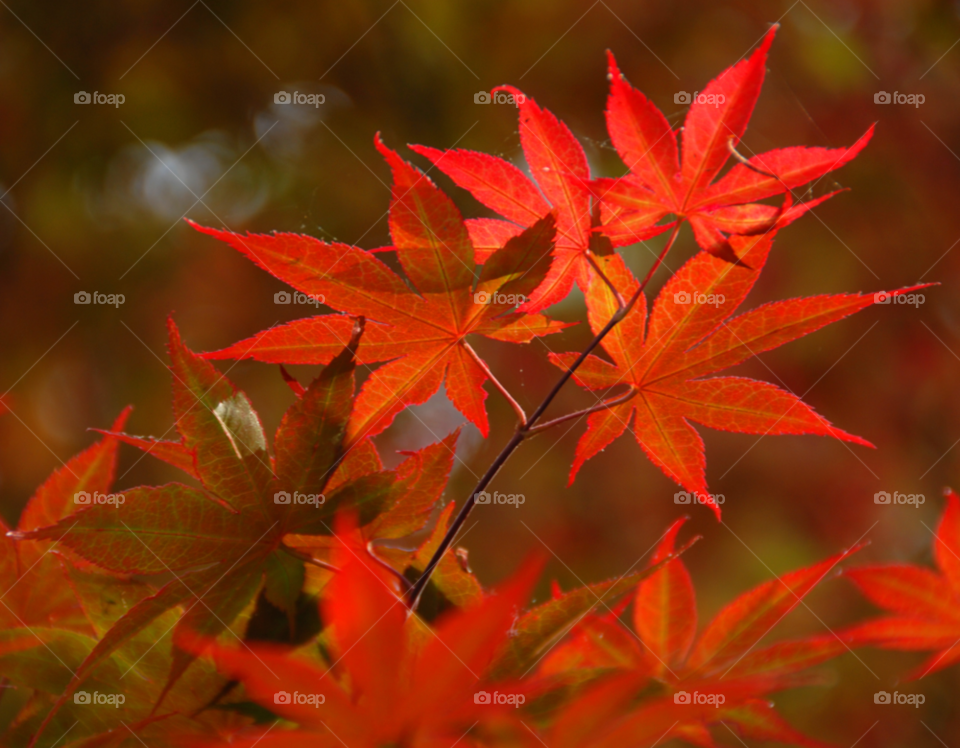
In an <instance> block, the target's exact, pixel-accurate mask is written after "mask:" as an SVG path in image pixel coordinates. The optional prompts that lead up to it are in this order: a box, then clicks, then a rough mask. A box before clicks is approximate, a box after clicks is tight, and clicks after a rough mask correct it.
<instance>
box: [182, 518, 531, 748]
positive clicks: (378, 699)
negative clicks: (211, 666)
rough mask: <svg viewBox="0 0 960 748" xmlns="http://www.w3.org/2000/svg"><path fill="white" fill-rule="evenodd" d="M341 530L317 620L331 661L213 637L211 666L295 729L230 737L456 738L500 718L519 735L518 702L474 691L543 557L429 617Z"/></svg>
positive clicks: (374, 741) (410, 741)
mask: <svg viewBox="0 0 960 748" xmlns="http://www.w3.org/2000/svg"><path fill="white" fill-rule="evenodd" d="M337 537H338V539H339V540H340V544H339V546H338V547H337V548H336V549H335V555H334V557H333V559H334V563H335V564H336V567H337V568H338V569H339V571H338V572H337V573H336V574H334V575H333V578H332V580H331V581H330V583H329V584H328V585H327V586H326V588H325V589H324V593H323V602H322V605H321V610H322V615H323V620H324V621H329V622H330V623H331V624H332V629H333V633H332V635H331V636H330V641H329V645H328V646H329V650H330V654H331V655H332V660H331V662H330V664H327V663H325V662H323V661H322V660H321V659H320V658H318V657H316V655H314V656H312V657H311V658H310V659H312V660H313V662H310V661H308V660H306V659H304V658H294V657H291V656H290V654H289V653H288V652H285V651H283V650H279V649H277V648H269V647H265V646H256V645H252V646H248V647H246V648H245V649H238V648H233V647H224V646H221V645H210V648H209V650H208V652H209V653H210V654H212V656H213V659H214V660H215V662H216V664H217V666H218V668H219V669H220V670H221V671H222V672H223V673H224V674H226V675H229V676H230V677H232V678H236V679H239V680H241V681H243V683H244V686H245V687H246V691H247V695H248V696H249V698H250V699H252V700H253V701H255V702H257V703H258V704H260V705H262V706H263V707H265V708H267V709H269V710H270V711H271V712H273V713H275V714H277V715H278V716H280V717H283V718H284V719H286V720H289V721H290V722H293V723H297V724H298V725H299V727H298V728H296V729H273V727H271V728H270V729H268V730H264V729H263V728H259V729H253V730H251V731H250V732H249V734H248V735H247V736H237V737H236V738H235V740H234V742H233V743H232V745H235V746H238V747H243V746H247V747H248V748H253V746H260V748H292V747H294V746H330V747H331V748H333V747H334V746H342V745H343V744H344V743H345V744H346V745H349V746H356V748H377V746H384V745H400V744H403V745H453V744H454V743H455V742H456V741H458V739H460V738H461V737H462V736H463V735H465V734H466V733H468V732H470V731H471V729H472V728H474V727H476V726H477V725H488V724H499V725H500V727H503V726H504V725H505V724H506V725H512V726H514V727H515V728H519V729H520V730H521V731H522V728H520V726H519V722H518V717H517V716H515V715H516V713H517V710H516V709H515V708H511V707H503V706H499V707H498V706H497V705H495V704H491V703H486V702H485V701H484V700H483V699H478V698H476V696H475V694H477V693H480V692H482V691H483V690H484V689H487V688H489V691H493V690H494V689H495V688H496V684H494V685H493V686H489V685H486V684H487V681H485V680H481V678H482V675H483V673H484V672H485V671H486V669H487V667H488V665H489V663H490V662H491V660H492V659H493V657H494V656H495V654H496V652H497V651H498V649H500V648H501V647H502V646H503V644H504V643H505V642H506V641H507V639H508V634H509V631H510V626H511V624H512V623H513V621H514V618H515V615H516V608H517V607H518V606H519V605H521V604H522V603H523V602H524V600H525V599H526V597H527V596H528V595H529V592H530V588H531V587H532V585H533V583H534V581H535V580H536V578H537V576H538V575H539V572H540V569H541V568H542V564H541V563H540V562H531V563H528V564H527V565H526V567H525V568H524V569H523V570H521V572H520V573H519V574H517V575H516V576H515V577H514V578H513V579H512V580H510V581H508V582H507V583H505V584H504V585H502V586H501V587H500V588H499V589H498V590H497V591H496V592H494V593H491V594H485V595H483V598H482V601H480V602H479V603H478V604H476V605H473V606H470V607H467V608H465V609H463V610H456V611H453V612H450V613H448V614H446V615H444V616H441V618H440V619H438V620H437V621H436V622H435V623H434V624H432V625H427V624H426V623H424V622H423V621H422V620H421V619H419V618H416V617H414V618H408V615H407V613H408V611H407V608H406V605H405V604H404V601H403V596H402V594H401V591H400V590H399V588H398V587H397V584H396V578H395V577H393V576H391V575H389V574H386V573H385V572H384V570H383V568H382V567H380V566H378V565H377V564H375V563H373V562H372V561H371V560H370V558H369V556H368V555H367V551H366V547H365V542H364V541H363V538H362V537H360V536H359V534H358V533H357V532H356V530H354V529H351V528H349V527H347V526H346V525H345V523H342V522H341V523H339V528H338V535H337ZM206 644H208V642H207V641H204V640H201V639H199V638H197V639H196V640H195V643H194V644H193V648H194V649H195V651H197V652H199V651H201V650H202V649H203V647H204V645H206ZM326 653H327V650H324V655H326ZM278 694H281V696H280V697H278ZM291 694H292V696H291ZM487 695H489V692H488V694H487ZM311 696H314V697H315V698H314V699H313V701H311V700H310V697H311ZM321 698H322V702H320V699H321ZM318 702H319V703H322V704H323V706H318ZM213 744H216V745H221V743H220V742H219V741H216V742H215V743H211V745H213ZM471 744H473V742H472V741H471Z"/></svg>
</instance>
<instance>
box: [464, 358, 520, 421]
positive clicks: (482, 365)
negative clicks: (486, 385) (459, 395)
mask: <svg viewBox="0 0 960 748" xmlns="http://www.w3.org/2000/svg"><path fill="white" fill-rule="evenodd" d="M463 347H464V349H465V350H466V352H467V353H468V354H470V357H471V358H472V359H473V360H474V361H476V362H477V365H478V366H479V367H480V368H481V369H483V371H484V373H486V375H487V376H488V377H489V378H490V381H491V382H493V386H494V387H496V388H497V389H498V390H499V391H500V394H501V395H503V396H504V397H505V398H506V399H507V402H509V403H510V407H512V408H513V411H514V412H515V413H516V414H517V418H519V419H520V425H521V426H525V425H526V423H527V414H526V413H524V412H523V408H522V407H521V406H520V403H518V402H517V401H516V400H514V399H513V395H511V394H510V392H509V390H507V388H506V387H504V386H503V384H502V383H501V382H500V380H499V379H497V378H496V377H495V376H494V374H493V372H492V371H490V367H489V366H487V362H486V361H484V360H483V359H482V358H480V356H478V355H477V352H476V351H475V350H473V348H472V347H471V346H470V344H469V343H468V342H467V341H465V340H464V341H463Z"/></svg>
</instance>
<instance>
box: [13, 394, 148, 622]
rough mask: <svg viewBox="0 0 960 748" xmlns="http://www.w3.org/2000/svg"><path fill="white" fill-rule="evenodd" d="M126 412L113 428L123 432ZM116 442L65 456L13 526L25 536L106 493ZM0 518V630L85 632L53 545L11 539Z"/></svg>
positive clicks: (110, 439)
mask: <svg viewBox="0 0 960 748" xmlns="http://www.w3.org/2000/svg"><path fill="white" fill-rule="evenodd" d="M129 415H130V408H127V409H125V410H124V411H123V412H122V413H121V414H120V415H119V417H118V418H117V420H116V422H115V423H114V424H113V427H114V429H120V428H123V424H124V422H125V421H126V420H127V416H129ZM117 446H118V441H117V440H116V439H115V438H113V437H107V438H105V439H102V440H101V441H99V442H97V443H96V444H94V445H92V446H90V447H88V448H87V449H85V450H84V451H83V452H81V453H80V454H78V455H76V456H74V457H71V458H70V459H69V460H68V461H67V462H66V463H65V464H64V465H63V467H61V468H59V469H57V470H56V471H55V472H54V473H53V474H52V475H51V476H50V477H49V478H47V480H46V481H44V483H43V485H42V486H40V488H39V489H37V491H36V493H35V494H34V495H33V496H32V497H31V498H30V500H29V501H28V502H27V505H26V506H25V507H24V509H23V512H22V513H21V515H20V521H19V523H18V525H17V530H18V531H19V532H28V531H30V530H35V529H36V528H38V527H43V526H46V525H50V524H52V523H54V522H57V521H58V520H60V519H61V518H63V517H66V516H68V515H70V514H73V512H74V511H76V509H78V508H79V505H78V504H77V503H76V499H77V498H78V497H82V496H83V494H84V493H86V494H87V495H96V494H109V493H110V487H111V485H112V484H113V479H114V471H115V469H116V463H117ZM7 532H9V529H8V528H7V527H6V526H5V525H4V524H3V520H0V629H3V628H13V627H18V626H20V627H32V626H57V627H59V628H63V629H69V630H74V631H80V632H83V633H87V632H90V631H91V628H90V624H89V622H88V621H87V618H86V616H84V615H83V611H82V610H81V608H80V604H79V602H78V601H77V597H76V595H75V594H74V592H73V590H72V589H71V587H70V585H69V582H68V580H67V576H66V575H65V574H64V571H63V567H62V565H61V561H60V559H59V557H58V556H57V555H56V554H55V553H51V552H50V551H52V550H55V549H56V547H57V543H56V542H54V543H51V542H49V541H46V540H14V539H13V538H10V537H7V535H6V533H7Z"/></svg>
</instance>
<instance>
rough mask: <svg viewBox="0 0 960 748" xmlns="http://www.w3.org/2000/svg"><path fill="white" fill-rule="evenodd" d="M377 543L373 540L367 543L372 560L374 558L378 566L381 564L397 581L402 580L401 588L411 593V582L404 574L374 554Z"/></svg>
mask: <svg viewBox="0 0 960 748" xmlns="http://www.w3.org/2000/svg"><path fill="white" fill-rule="evenodd" d="M376 542H377V541H376V540H371V541H370V542H369V543H367V554H368V555H369V556H370V558H372V559H373V560H374V561H376V562H377V563H378V564H380V566H382V567H383V568H384V569H386V570H387V571H389V572H390V573H391V574H393V575H394V576H395V577H396V578H397V579H399V580H400V586H401V587H402V588H403V591H404V592H409V591H410V580H409V579H407V578H406V577H405V576H403V574H401V573H400V572H399V571H397V570H396V569H394V568H393V567H392V566H391V565H390V564H388V563H387V562H386V561H384V560H383V559H382V558H380V557H379V556H378V555H377V554H376V553H374V551H373V544H374V543H376Z"/></svg>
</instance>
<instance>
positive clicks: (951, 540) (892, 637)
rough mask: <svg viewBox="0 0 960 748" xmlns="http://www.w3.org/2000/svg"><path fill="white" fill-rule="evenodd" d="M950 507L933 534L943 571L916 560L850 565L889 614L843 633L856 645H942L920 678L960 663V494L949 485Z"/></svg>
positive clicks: (912, 676) (916, 673)
mask: <svg viewBox="0 0 960 748" xmlns="http://www.w3.org/2000/svg"><path fill="white" fill-rule="evenodd" d="M946 495H947V506H946V509H945V510H944V512H943V517H942V518H941V519H940V525H939V526H938V527H937V531H936V533H935V535H934V539H933V558H934V561H935V562H936V565H937V571H938V572H939V573H937V572H936V571H933V570H932V569H928V568H925V567H922V566H914V565H912V564H885V565H879V566H861V567H855V568H852V569H846V570H844V576H846V577H848V578H849V579H850V580H851V581H852V582H853V583H854V584H856V586H857V587H858V588H859V589H860V591H861V592H862V593H863V594H864V596H866V598H867V599H868V600H869V601H870V602H872V603H873V604H874V605H876V606H877V607H879V608H883V609H884V610H885V611H887V613H889V615H887V616H885V617H883V618H877V619H874V620H871V621H867V622H865V623H861V624H857V625H855V626H852V627H850V628H848V629H846V630H844V631H843V632H842V634H841V635H842V636H843V637H844V639H845V640H846V641H847V642H849V643H850V644H851V645H852V646H874V647H880V648H882V649H897V650H906V651H911V652H918V651H924V650H939V651H938V652H937V653H936V654H934V655H932V656H931V657H930V658H929V659H927V660H926V661H925V662H924V663H922V664H921V665H920V666H918V667H917V668H915V669H914V670H913V671H911V672H910V673H909V674H908V675H907V676H906V679H907V680H916V679H917V678H922V677H924V676H926V675H929V674H930V673H935V672H936V671H938V670H942V669H943V668H945V667H948V666H950V665H954V664H956V663H957V662H960V497H958V496H957V494H956V493H955V492H954V491H953V490H952V489H947V491H946Z"/></svg>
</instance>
